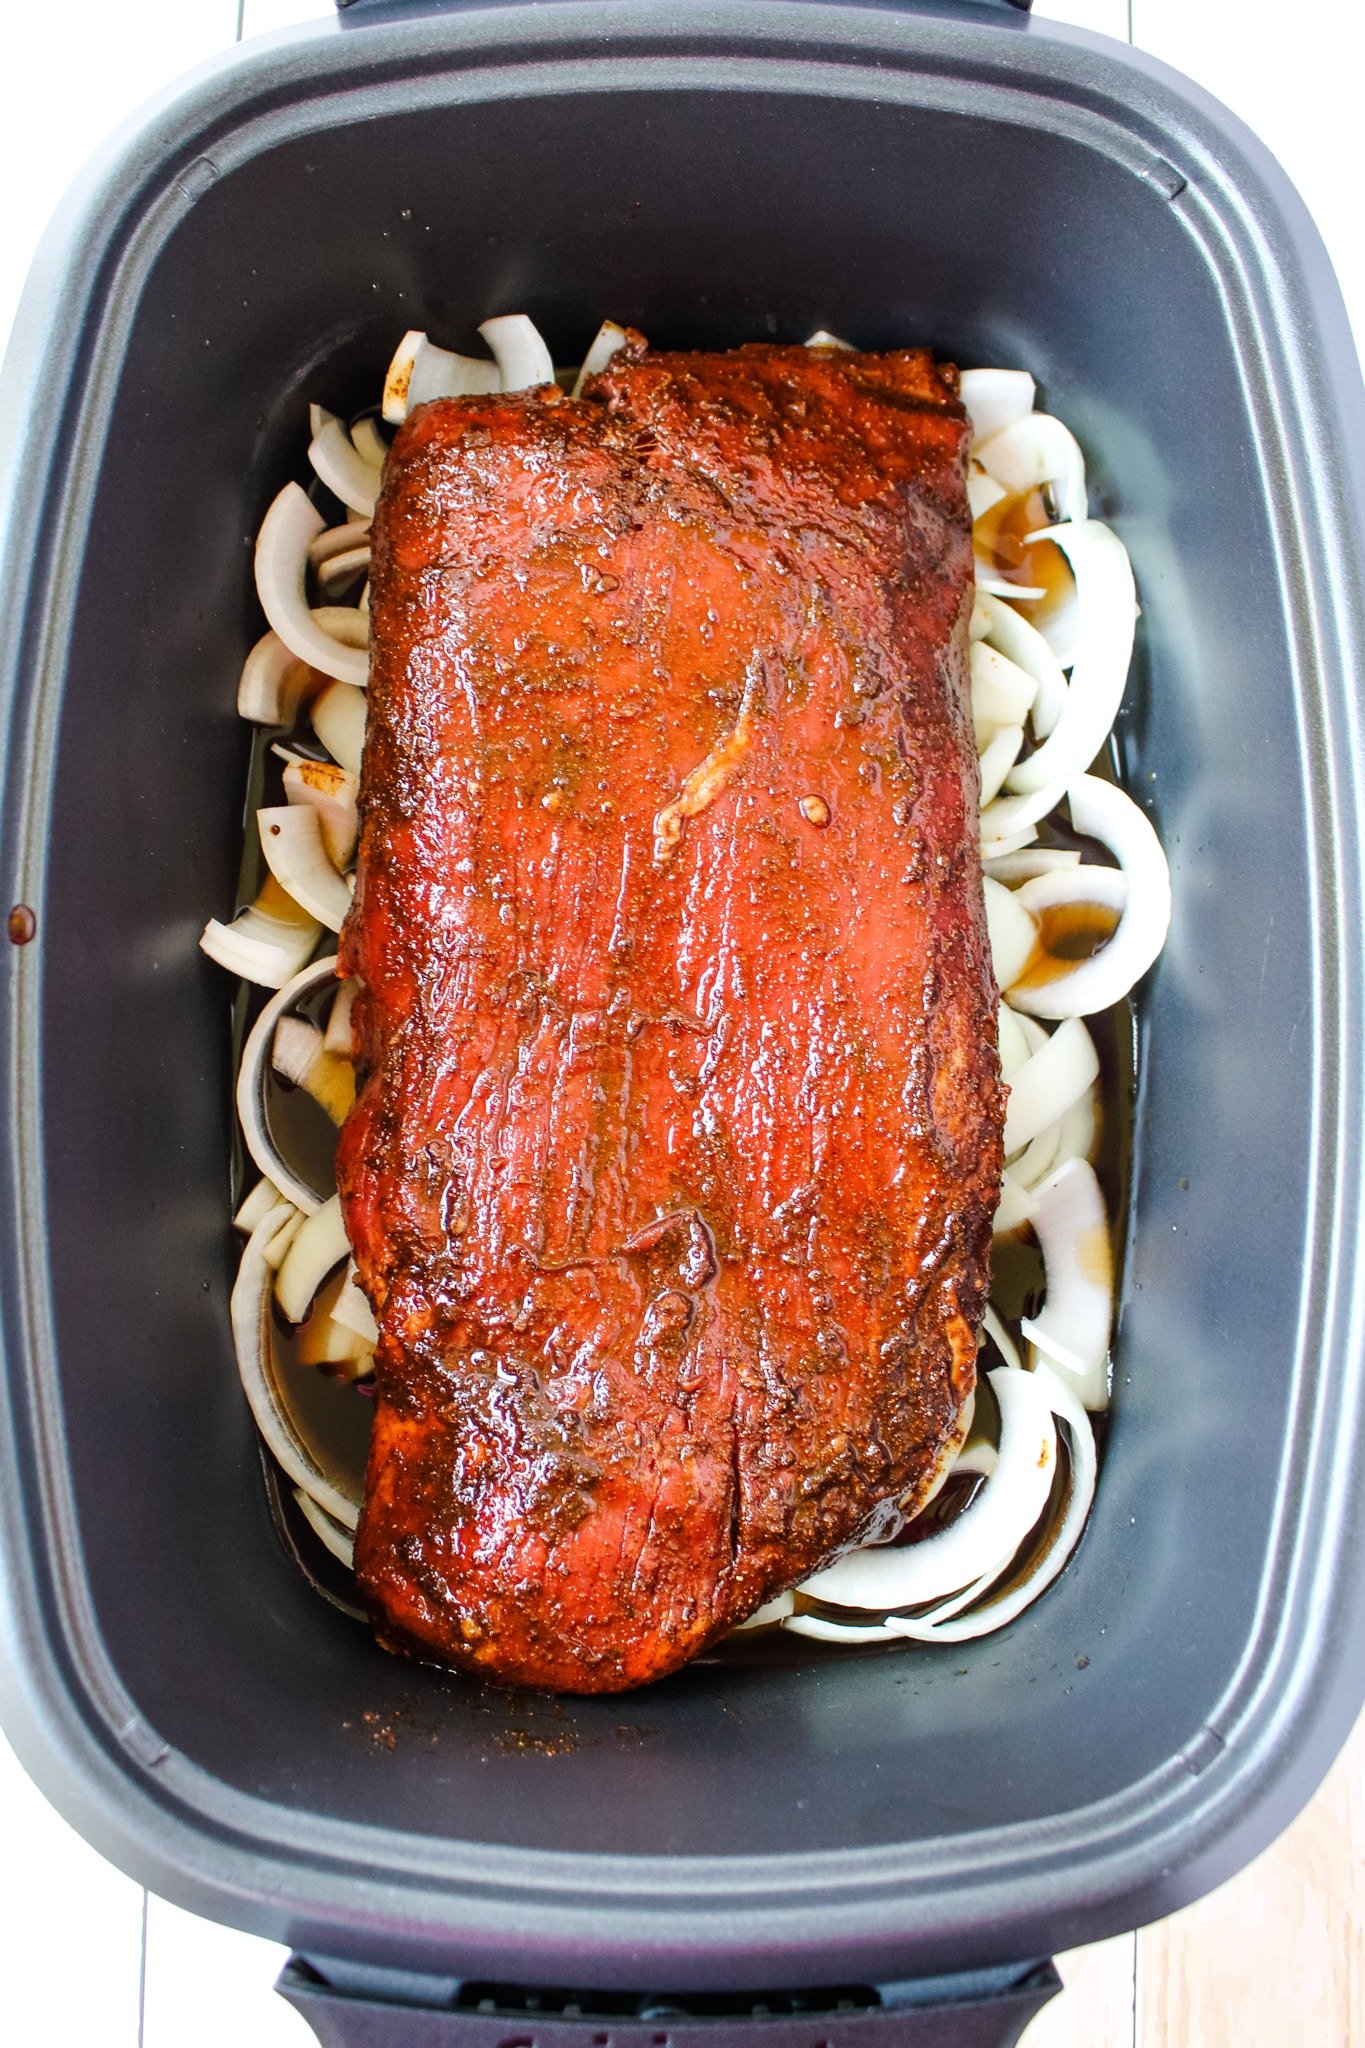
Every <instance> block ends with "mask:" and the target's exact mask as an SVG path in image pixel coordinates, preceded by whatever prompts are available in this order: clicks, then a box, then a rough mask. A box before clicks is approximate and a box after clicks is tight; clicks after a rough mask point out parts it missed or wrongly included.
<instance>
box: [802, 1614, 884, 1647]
mask: <svg viewBox="0 0 1365 2048" xmlns="http://www.w3.org/2000/svg"><path fill="white" fill-rule="evenodd" d="M781 1625H782V1627H783V1629H785V1630H786V1632H787V1634H788V1635H793V1636H809V1637H810V1638H811V1640H812V1641H813V1642H817V1643H894V1642H895V1640H896V1638H895V1635H894V1633H893V1632H892V1630H890V1629H889V1628H887V1627H886V1625H885V1623H883V1622H879V1621H878V1622H872V1623H867V1622H857V1621H826V1620H825V1617H824V1616H823V1615H822V1614H793V1615H790V1616H788V1618H787V1620H786V1621H784V1622H783V1623H782V1624H781Z"/></svg>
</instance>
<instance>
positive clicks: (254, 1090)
mask: <svg viewBox="0 0 1365 2048" xmlns="http://www.w3.org/2000/svg"><path fill="white" fill-rule="evenodd" d="M336 971H337V963H336V955H335V954H333V955H332V956H331V957H330V958H329V959H326V960H315V961H314V963H313V965H312V966H311V967H305V968H304V970H303V972H302V973H301V974H297V975H295V977H294V979H293V980H292V981H291V982H289V983H288V984H287V985H286V986H285V987H284V988H282V989H281V990H280V991H279V993H278V995H274V996H272V997H271V999H270V1001H269V1002H268V1003H267V1004H266V1006H265V1008H264V1009H263V1010H262V1011H261V1014H260V1016H259V1017H258V1018H257V1019H256V1022H255V1023H254V1024H253V1025H252V1027H251V1031H250V1033H249V1035H248V1037H247V1041H246V1044H245V1045H244V1046H243V1047H242V1064H241V1066H240V1068H239V1069H238V1072H237V1116H238V1119H239V1121H240V1123H241V1126H242V1136H243V1138H244V1139H245V1140H246V1149H247V1151H248V1152H249V1153H250V1154H251V1157H252V1158H253V1159H254V1160H255V1162H256V1164H257V1166H258V1167H259V1168H260V1170H261V1172H262V1173H263V1174H264V1175H265V1176H266V1178H267V1180H269V1181H271V1182H272V1183H273V1184H274V1186H276V1187H277V1188H278V1189H279V1190H280V1192H281V1193H282V1194H284V1195H286V1196H288V1198H289V1200H290V1201H291V1202H292V1203H293V1204H294V1206H295V1208H297V1209H302V1210H303V1212H304V1214H305V1215H307V1216H311V1215H312V1214H313V1212H314V1210H315V1209H317V1208H318V1207H319V1206H320V1205H321V1203H322V1201H323V1200H324V1197H323V1196H322V1195H321V1194H319V1192H318V1191H317V1189H316V1188H312V1187H310V1186H309V1185H308V1182H307V1181H305V1180H302V1179H301V1178H300V1177H299V1175H298V1174H297V1173H296V1172H295V1171H294V1169H293V1167H292V1166H291V1165H290V1163H289V1161H288V1160H287V1159H286V1158H285V1156H284V1154H283V1153H282V1152H281V1151H280V1149H279V1147H278V1146H277V1145H276V1143H275V1140H274V1139H273V1137H272V1136H271V1134H270V1126H269V1122H268V1120H267V1117H266V1079H267V1076H268V1074H269V1071H270V1060H271V1054H272V1052H273V1050H274V1043H275V1026H276V1025H277V1024H278V1023H279V1021H280V1019H281V1017H284V1016H287V1015H288V1014H289V1012H290V1011H291V1010H293V1009H294V1008H295V1007H296V1005H297V1004H299V1003H301V1002H302V1001H303V1000H304V999H305V998H306V997H307V996H310V995H312V994H313V993H314V991H315V990H317V989H320V988H324V987H326V985H327V984H328V983H329V982H333V981H335V980H336Z"/></svg>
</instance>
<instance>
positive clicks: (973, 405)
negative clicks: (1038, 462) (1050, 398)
mask: <svg viewBox="0 0 1365 2048" xmlns="http://www.w3.org/2000/svg"><path fill="white" fill-rule="evenodd" d="M960 388H961V392H962V403H963V405H964V406H965V407H966V408H967V417H968V419H969V420H970V421H971V423H972V435H973V438H974V439H976V440H978V441H988V440H989V439H990V438H991V436H992V435H993V434H997V433H999V431H1000V429H1001V428H1002V427H1009V426H1013V424H1014V422H1015V421H1016V420H1022V419H1027V417H1028V415H1029V414H1030V413H1031V412H1032V411H1033V407H1034V402H1035V400H1036V399H1037V396H1038V386H1037V385H1036V384H1035V383H1034V381H1033V379H1032V377H1030V375H1029V373H1028V371H1027V370H964V371H963V372H962V377H961V384H960Z"/></svg>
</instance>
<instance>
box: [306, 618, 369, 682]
mask: <svg viewBox="0 0 1365 2048" xmlns="http://www.w3.org/2000/svg"><path fill="white" fill-rule="evenodd" d="M312 616H313V623H314V624H315V625H317V626H321V628H322V630H323V632H324V633H326V634H327V635H328V637H329V638H330V639H332V640H334V641H336V642H337V644H338V645H339V646H341V647H368V646H369V644H370V621H369V618H368V617H367V615H366V614H365V613H364V612H363V611H361V609H360V607H359V605H354V604H322V605H319V606H318V608H317V610H316V611H315V612H314V613H313V615H312ZM366 672H367V674H368V663H367V664H366Z"/></svg>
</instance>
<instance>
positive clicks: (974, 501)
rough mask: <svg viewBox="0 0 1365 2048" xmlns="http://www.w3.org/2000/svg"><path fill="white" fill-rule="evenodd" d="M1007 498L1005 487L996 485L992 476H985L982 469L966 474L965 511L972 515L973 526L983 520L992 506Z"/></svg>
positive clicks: (1007, 493) (972, 470)
mask: <svg viewBox="0 0 1365 2048" xmlns="http://www.w3.org/2000/svg"><path fill="white" fill-rule="evenodd" d="M1008 496H1009V492H1008V491H1007V490H1006V489H1005V486H1004V485H1003V484H998V483H997V482H996V481H995V478H994V477H993V476H987V474H986V472H985V470H984V469H971V470H969V471H968V472H967V510H968V511H969V512H970V513H971V515H972V524H973V526H975V524H976V522H977V520H978V519H981V518H984V516H985V515H986V513H987V512H989V511H990V509H991V507H992V505H998V504H999V503H1000V500H1001V499H1002V498H1007V497H1008Z"/></svg>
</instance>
